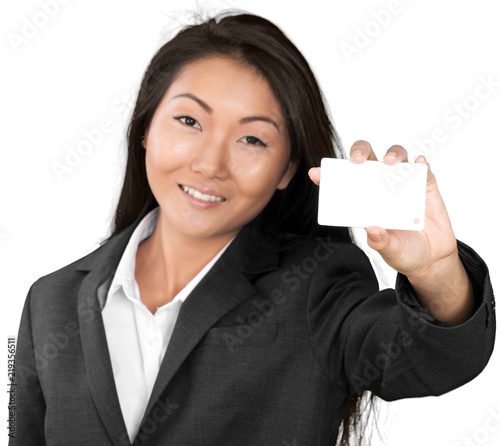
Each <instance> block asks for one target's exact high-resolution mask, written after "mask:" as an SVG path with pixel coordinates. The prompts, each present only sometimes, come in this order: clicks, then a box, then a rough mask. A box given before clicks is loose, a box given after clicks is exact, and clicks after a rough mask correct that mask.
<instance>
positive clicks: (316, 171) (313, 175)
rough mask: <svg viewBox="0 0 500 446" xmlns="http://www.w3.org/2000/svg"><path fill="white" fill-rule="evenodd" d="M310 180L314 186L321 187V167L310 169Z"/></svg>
mask: <svg viewBox="0 0 500 446" xmlns="http://www.w3.org/2000/svg"><path fill="white" fill-rule="evenodd" d="M308 173H309V178H310V179H311V180H312V182H313V183H314V184H316V185H317V186H319V177H320V175H321V167H311V168H310V169H309V172H308Z"/></svg>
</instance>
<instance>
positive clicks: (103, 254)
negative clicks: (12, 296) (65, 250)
mask: <svg viewBox="0 0 500 446" xmlns="http://www.w3.org/2000/svg"><path fill="white" fill-rule="evenodd" d="M130 232H131V231H130V229H129V228H127V230H125V231H123V232H121V233H120V234H118V235H116V236H114V237H112V238H110V239H109V240H107V241H106V242H105V243H103V244H102V245H101V246H99V247H97V248H96V249H94V250H93V251H92V252H90V253H88V254H86V255H84V256H82V257H80V258H78V259H76V260H75V261H73V262H71V263H69V264H67V265H65V266H63V267H62V268H59V269H58V270H55V271H53V272H51V273H49V274H47V275H44V276H42V277H40V278H39V279H38V280H36V281H35V282H34V283H33V284H32V286H31V288H30V295H31V297H32V299H33V297H36V300H37V301H38V304H39V305H44V304H45V303H48V302H50V301H51V302H53V301H54V300H58V298H62V299H69V298H70V297H71V296H72V295H76V294H77V293H76V291H78V289H79V287H80V285H81V283H82V281H83V280H84V279H85V277H86V276H87V275H88V273H89V272H91V271H93V270H95V271H104V270H106V271H110V270H112V269H113V268H116V266H117V265H118V263H119V260H120V258H121V255H122V254H123V251H124V249H125V247H126V245H127V242H128V240H129V238H130Z"/></svg>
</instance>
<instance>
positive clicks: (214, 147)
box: [191, 138, 229, 180]
mask: <svg viewBox="0 0 500 446" xmlns="http://www.w3.org/2000/svg"><path fill="white" fill-rule="evenodd" d="M228 156H229V153H228V150H227V143H226V142H225V141H223V140H222V139H221V138H219V139H217V140H216V139H211V140H210V141H209V140H205V141H204V144H202V145H200V147H199V148H198V149H197V150H196V152H195V153H194V154H193V158H192V161H191V170H192V171H193V172H195V173H199V174H201V175H202V176H203V177H204V179H206V180H212V179H219V180H224V179H226V178H227V177H228V167H227V166H228Z"/></svg>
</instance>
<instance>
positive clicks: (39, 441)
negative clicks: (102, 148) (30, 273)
mask: <svg viewBox="0 0 500 446" xmlns="http://www.w3.org/2000/svg"><path fill="white" fill-rule="evenodd" d="M30 302H31V290H30V292H29V293H28V296H27V298H26V302H25V304H24V309H23V313H22V317H21V323H20V327H19V335H18V338H17V349H16V359H15V365H16V371H15V373H16V375H15V384H16V385H15V387H16V407H15V416H16V434H15V438H10V440H9V446H18V445H19V446H21V445H22V446H44V445H45V434H44V421H45V399H44V397H43V392H42V389H41V386H40V381H39V379H38V372H37V367H36V362H35V355H34V349H33V339H32V330H31V308H30V307H31V305H30Z"/></svg>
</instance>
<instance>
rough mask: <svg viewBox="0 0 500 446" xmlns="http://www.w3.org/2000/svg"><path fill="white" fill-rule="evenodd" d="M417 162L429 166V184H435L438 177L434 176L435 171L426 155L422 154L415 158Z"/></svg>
mask: <svg viewBox="0 0 500 446" xmlns="http://www.w3.org/2000/svg"><path fill="white" fill-rule="evenodd" d="M415 163H418V164H425V165H426V166H427V186H429V185H430V184H435V183H436V177H435V176H434V173H433V172H432V170H431V165H430V164H429V162H428V161H427V159H426V158H425V156H424V155H420V156H418V157H417V158H416V159H415Z"/></svg>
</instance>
